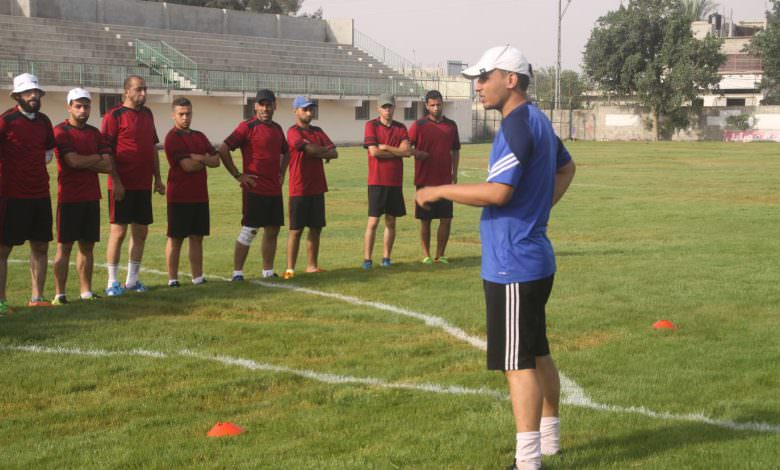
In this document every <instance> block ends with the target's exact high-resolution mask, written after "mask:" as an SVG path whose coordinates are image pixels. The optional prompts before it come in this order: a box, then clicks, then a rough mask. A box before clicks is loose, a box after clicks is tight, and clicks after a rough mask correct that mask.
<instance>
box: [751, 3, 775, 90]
mask: <svg viewBox="0 0 780 470" xmlns="http://www.w3.org/2000/svg"><path fill="white" fill-rule="evenodd" d="M747 52H750V53H751V54H752V55H755V56H758V57H760V58H761V63H762V64H763V68H764V75H763V78H762V79H761V88H762V89H763V90H764V96H765V97H766V98H765V99H764V102H765V103H778V102H780V1H778V0H774V1H773V2H772V9H771V10H770V11H768V12H767V15H766V29H765V30H763V31H759V32H758V33H756V35H755V36H753V39H752V40H751V41H750V44H749V45H748V47H747Z"/></svg>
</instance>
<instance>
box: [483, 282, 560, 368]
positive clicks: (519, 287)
mask: <svg viewBox="0 0 780 470" xmlns="http://www.w3.org/2000/svg"><path fill="white" fill-rule="evenodd" d="M553 277H554V276H550V277H548V278H544V279H539V280H536V281H531V282H516V283H512V284H496V283H494V282H490V281H483V285H484V288H485V304H486V306H487V366H488V369H490V370H504V371H506V370H521V369H535V368H536V358H537V357H541V356H547V355H548V354H550V344H549V343H548V341H547V325H546V324H545V321H546V320H545V312H544V306H545V304H547V299H548V298H549V297H550V292H551V291H552V285H553Z"/></svg>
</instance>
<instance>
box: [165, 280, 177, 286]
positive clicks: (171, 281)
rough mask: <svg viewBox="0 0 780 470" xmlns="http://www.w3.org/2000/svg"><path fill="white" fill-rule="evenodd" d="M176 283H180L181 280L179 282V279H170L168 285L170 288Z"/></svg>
mask: <svg viewBox="0 0 780 470" xmlns="http://www.w3.org/2000/svg"><path fill="white" fill-rule="evenodd" d="M174 282H179V280H178V279H168V285H169V286H170V285H171V284H173V283H174Z"/></svg>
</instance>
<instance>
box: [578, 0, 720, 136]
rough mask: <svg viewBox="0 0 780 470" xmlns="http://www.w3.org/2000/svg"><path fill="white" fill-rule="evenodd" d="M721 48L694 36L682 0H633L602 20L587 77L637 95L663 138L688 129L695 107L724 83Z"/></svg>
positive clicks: (591, 42)
mask: <svg viewBox="0 0 780 470" xmlns="http://www.w3.org/2000/svg"><path fill="white" fill-rule="evenodd" d="M720 44H721V42H720V40H719V39H717V38H714V37H708V38H707V39H705V40H703V41H700V40H697V39H696V38H694V37H693V34H692V33H691V25H690V22H689V21H688V18H687V17H686V16H685V14H684V11H683V5H682V3H680V1H679V0H630V2H629V3H628V6H626V7H624V6H622V5H621V7H620V8H619V9H617V10H615V11H611V12H609V13H607V14H606V15H605V16H602V17H601V18H599V20H598V21H597V23H596V27H595V28H594V29H593V31H592V32H591V36H590V38H589V39H588V43H587V45H586V46H585V55H584V62H585V73H586V74H587V75H588V77H589V78H590V79H591V80H593V82H594V83H596V84H597V85H598V86H599V87H600V88H601V89H602V90H603V91H605V92H608V93H614V94H617V95H622V96H634V97H636V99H637V101H639V103H640V104H642V105H643V106H644V107H646V108H648V109H649V110H650V111H651V113H652V127H653V129H654V131H655V136H656V138H657V139H660V138H661V137H668V136H670V135H671V134H672V133H673V132H674V131H675V130H677V129H684V128H686V127H688V125H689V124H690V120H689V118H690V116H691V113H692V111H694V108H693V106H692V105H690V103H697V101H696V97H697V96H698V95H699V94H700V93H701V92H702V91H704V90H706V89H708V88H711V87H714V86H716V85H717V84H718V82H719V81H720V77H719V76H718V67H720V65H721V64H723V62H724V61H725V60H726V57H725V56H724V55H723V54H721V53H720Z"/></svg>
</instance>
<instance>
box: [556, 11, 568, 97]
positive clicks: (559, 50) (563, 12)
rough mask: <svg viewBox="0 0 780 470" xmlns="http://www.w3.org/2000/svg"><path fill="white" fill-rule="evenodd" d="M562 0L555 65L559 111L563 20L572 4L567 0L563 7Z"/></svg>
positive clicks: (559, 12)
mask: <svg viewBox="0 0 780 470" xmlns="http://www.w3.org/2000/svg"><path fill="white" fill-rule="evenodd" d="M562 1H563V0H558V64H557V66H556V67H555V100H554V106H555V110H556V111H557V110H558V109H559V108H560V107H561V23H562V22H563V15H565V14H566V10H568V9H569V5H571V0H566V7H565V8H562V5H561V4H562Z"/></svg>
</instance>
